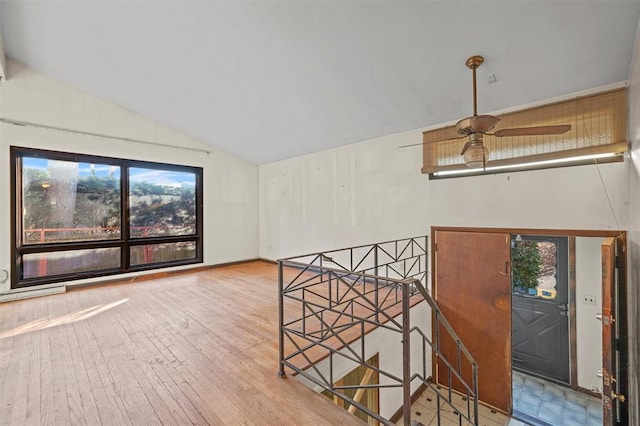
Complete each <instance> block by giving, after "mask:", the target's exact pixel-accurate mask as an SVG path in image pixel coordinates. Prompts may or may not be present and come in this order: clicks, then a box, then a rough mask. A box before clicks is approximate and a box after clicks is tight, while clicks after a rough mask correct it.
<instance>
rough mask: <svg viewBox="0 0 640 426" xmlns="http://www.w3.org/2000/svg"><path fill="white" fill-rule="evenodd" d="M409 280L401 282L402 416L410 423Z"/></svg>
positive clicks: (405, 422) (407, 425) (406, 425)
mask: <svg viewBox="0 0 640 426" xmlns="http://www.w3.org/2000/svg"><path fill="white" fill-rule="evenodd" d="M409 297H411V294H410V290H409V281H408V280H405V282H404V283H403V284H402V394H403V395H402V416H403V418H404V424H405V426H410V425H411V346H410V342H411V333H410V331H411V324H410V323H409V321H410V320H409V314H410V312H409Z"/></svg>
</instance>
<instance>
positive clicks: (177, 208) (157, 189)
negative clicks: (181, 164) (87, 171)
mask: <svg viewBox="0 0 640 426" xmlns="http://www.w3.org/2000/svg"><path fill="white" fill-rule="evenodd" d="M129 206H130V229H131V237H132V238H147V237H156V236H167V235H195V233H196V174H195V173H190V172H180V171H171V170H156V169H143V168H137V167H131V168H129Z"/></svg>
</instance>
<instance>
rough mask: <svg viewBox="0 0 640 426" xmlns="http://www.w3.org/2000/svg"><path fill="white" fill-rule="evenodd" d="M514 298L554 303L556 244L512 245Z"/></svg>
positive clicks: (531, 241)
mask: <svg viewBox="0 0 640 426" xmlns="http://www.w3.org/2000/svg"><path fill="white" fill-rule="evenodd" d="M511 246H512V250H511V261H512V265H513V276H512V287H513V293H514V294H520V295H524V296H528V297H532V298H538V299H544V300H556V299H557V270H558V259H557V251H558V248H557V244H556V241H544V240H535V239H529V238H522V237H520V238H518V237H516V239H514V240H512V242H511Z"/></svg>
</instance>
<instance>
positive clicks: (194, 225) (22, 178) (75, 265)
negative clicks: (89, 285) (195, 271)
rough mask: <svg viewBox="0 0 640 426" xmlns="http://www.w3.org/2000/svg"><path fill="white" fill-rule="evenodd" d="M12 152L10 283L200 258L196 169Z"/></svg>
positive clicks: (197, 175)
mask: <svg viewBox="0 0 640 426" xmlns="http://www.w3.org/2000/svg"><path fill="white" fill-rule="evenodd" d="M15 151H16V153H15V154H14V155H13V161H15V164H16V174H17V176H16V183H18V185H19V187H18V188H17V191H16V193H17V196H16V197H15V200H14V203H16V204H17V205H18V206H19V209H17V211H21V212H22V216H21V217H20V218H18V219H19V220H20V223H16V230H19V233H18V236H19V239H18V244H17V245H16V250H15V253H16V257H17V259H18V263H19V264H20V265H21V268H20V269H21V271H20V274H19V276H18V277H17V280H16V281H18V282H19V281H24V280H29V279H33V278H42V277H52V276H60V275H69V274H74V275H78V277H80V278H82V277H83V275H87V274H90V273H92V272H95V271H107V270H109V271H112V270H113V271H115V272H116V273H117V272H127V271H128V270H135V269H136V267H142V266H144V265H152V264H162V266H167V265H169V264H172V263H176V262H178V263H181V264H182V263H184V262H185V261H186V262H192V261H198V259H199V258H201V254H198V252H201V235H199V231H198V221H199V220H200V218H199V214H200V210H199V208H198V201H199V200H201V197H202V195H201V194H202V192H201V191H202V189H201V188H199V187H198V186H199V183H198V182H201V178H200V177H201V173H202V171H201V169H198V168H192V167H182V166H173V165H161V164H156V163H145V162H139V161H135V162H134V161H128V160H119V159H109V158H102V157H88V156H87V157H86V158H83V156H79V155H71V154H63V153H55V154H53V155H47V154H46V152H44V153H42V152H40V151H36V150H28V149H24V151H25V152H21V151H22V150H21V149H19V148H15ZM30 154H33V155H30ZM66 157H68V158H66ZM95 160H104V161H95ZM123 180H124V182H123ZM125 182H126V183H125ZM123 183H124V185H123ZM127 207H128V208H127Z"/></svg>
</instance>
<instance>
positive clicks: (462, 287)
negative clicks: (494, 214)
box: [432, 229, 511, 413]
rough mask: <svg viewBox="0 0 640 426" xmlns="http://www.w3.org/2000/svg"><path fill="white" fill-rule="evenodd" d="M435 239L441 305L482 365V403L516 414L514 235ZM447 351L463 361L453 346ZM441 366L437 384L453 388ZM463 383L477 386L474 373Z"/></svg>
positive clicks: (444, 234) (447, 344)
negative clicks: (513, 378) (513, 389)
mask: <svg viewBox="0 0 640 426" xmlns="http://www.w3.org/2000/svg"><path fill="white" fill-rule="evenodd" d="M432 238H433V242H434V262H433V264H434V266H433V270H434V283H433V294H434V296H435V301H436V303H437V304H438V306H439V307H440V309H441V310H442V312H443V314H444V315H445V317H446V318H447V320H448V321H449V322H450V324H451V325H452V327H453V329H454V330H455V332H456V333H457V334H458V336H459V337H460V339H461V340H462V342H463V344H464V345H465V346H466V347H467V349H468V350H469V352H470V353H471V355H472V356H473V357H474V359H475V360H476V362H477V363H478V367H479V368H478V385H479V387H478V397H479V400H480V401H482V402H484V403H486V404H489V405H491V406H493V407H495V408H497V409H499V410H501V411H503V412H505V413H511V277H510V275H511V274H510V260H511V257H510V247H511V245H510V234H508V233H484V232H465V231H444V230H437V229H435V230H434V231H433V235H432ZM439 334H440V335H441V336H442V335H443V334H444V333H442V332H440V333H439ZM441 345H442V346H441V350H442V352H443V354H444V356H445V357H446V359H448V360H450V361H453V360H457V352H456V346H455V343H454V342H453V341H450V340H449V339H447V338H444V337H443V338H442V341H441ZM436 364H437V365H436V380H437V382H438V383H440V384H442V385H444V386H448V385H449V377H448V376H449V374H448V372H447V367H446V365H445V364H444V363H442V362H437V361H436ZM463 378H464V379H465V381H466V382H467V383H472V380H471V370H470V369H466V370H464V371H463ZM451 383H452V387H453V388H454V389H456V390H460V391H463V389H461V387H460V384H459V383H456V380H452V381H451Z"/></svg>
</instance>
